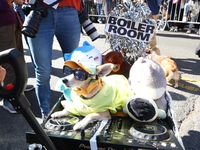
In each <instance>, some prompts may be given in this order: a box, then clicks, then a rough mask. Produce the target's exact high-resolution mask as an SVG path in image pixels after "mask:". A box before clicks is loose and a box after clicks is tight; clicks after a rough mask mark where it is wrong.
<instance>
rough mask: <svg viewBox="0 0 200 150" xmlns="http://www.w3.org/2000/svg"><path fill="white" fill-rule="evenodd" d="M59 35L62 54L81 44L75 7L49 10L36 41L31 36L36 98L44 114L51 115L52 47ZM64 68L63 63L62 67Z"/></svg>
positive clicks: (43, 19)
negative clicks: (54, 39)
mask: <svg viewBox="0 0 200 150" xmlns="http://www.w3.org/2000/svg"><path fill="white" fill-rule="evenodd" d="M54 35H55V36H56V38H57V40H58V42H59V44H60V47H61V49H62V53H63V55H64V53H70V52H72V51H73V50H74V49H75V48H77V47H78V45H79V41H80V23H79V19H78V12H77V10H76V9H75V8H73V7H58V8H57V9H53V8H49V9H48V16H47V17H46V18H42V21H41V24H40V28H39V30H38V33H37V34H36V37H35V38H29V37H28V43H29V46H30V51H31V55H32V57H33V64H34V67H35V75H36V87H35V91H36V96H37V99H38V103H39V105H40V109H41V113H42V114H44V115H48V114H49V112H50V83H49V82H50V75H51V66H52V45H53V38H54ZM60 65H61V67H62V65H63V64H60Z"/></svg>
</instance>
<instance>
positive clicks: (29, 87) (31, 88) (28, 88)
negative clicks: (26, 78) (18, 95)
mask: <svg viewBox="0 0 200 150" xmlns="http://www.w3.org/2000/svg"><path fill="white" fill-rule="evenodd" d="M34 88H35V87H34V86H33V85H27V86H26V88H25V89H24V92H28V91H31V90H33V89H34Z"/></svg>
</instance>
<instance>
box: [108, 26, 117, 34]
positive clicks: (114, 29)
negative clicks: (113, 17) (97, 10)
mask: <svg viewBox="0 0 200 150" xmlns="http://www.w3.org/2000/svg"><path fill="white" fill-rule="evenodd" d="M112 31H113V33H117V27H116V26H114V25H109V28H108V32H109V33H111V32H112Z"/></svg>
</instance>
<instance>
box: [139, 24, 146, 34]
mask: <svg viewBox="0 0 200 150" xmlns="http://www.w3.org/2000/svg"><path fill="white" fill-rule="evenodd" d="M145 26H146V24H142V23H140V24H139V26H138V31H142V32H144V29H145Z"/></svg>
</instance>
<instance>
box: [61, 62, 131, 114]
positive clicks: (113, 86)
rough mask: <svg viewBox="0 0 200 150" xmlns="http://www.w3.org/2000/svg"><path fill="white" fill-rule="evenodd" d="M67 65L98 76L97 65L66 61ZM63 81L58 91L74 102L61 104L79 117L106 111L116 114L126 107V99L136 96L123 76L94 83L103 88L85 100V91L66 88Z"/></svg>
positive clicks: (114, 76) (107, 77) (113, 76)
mask: <svg viewBox="0 0 200 150" xmlns="http://www.w3.org/2000/svg"><path fill="white" fill-rule="evenodd" d="M65 65H67V66H69V67H71V68H77V67H79V68H81V69H83V70H85V71H87V72H88V73H90V74H97V73H96V66H97V65H95V64H88V63H78V62H74V61H66V62H65ZM61 80H62V79H60V80H59V81H58V84H57V89H58V90H62V91H63V93H64V97H65V99H66V100H70V101H72V103H71V104H70V105H69V103H67V101H66V100H64V101H62V102H61V104H62V105H63V107H64V108H67V111H68V112H70V113H71V114H73V115H78V116H86V115H87V114H90V113H95V112H104V111H106V110H110V112H111V113H116V112H117V111H118V110H122V109H123V108H124V107H125V100H126V98H127V97H130V96H133V94H134V93H133V91H132V90H131V88H130V86H129V83H128V80H127V79H126V78H125V77H124V76H122V75H112V76H105V77H102V78H99V81H97V80H94V81H92V83H98V84H102V85H103V87H102V89H101V90H100V91H99V92H98V93H97V94H96V95H95V96H94V97H92V98H91V99H85V98H84V92H83V91H75V90H72V89H68V88H66V87H65V85H64V84H63V83H62V81H61ZM92 83H91V84H92ZM94 86H95V85H94Z"/></svg>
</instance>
